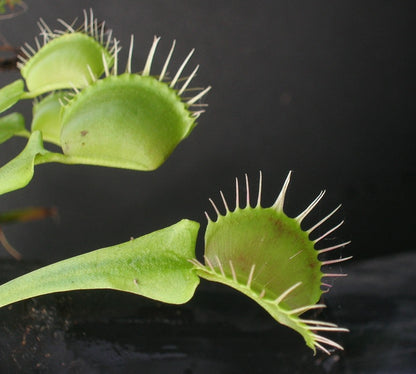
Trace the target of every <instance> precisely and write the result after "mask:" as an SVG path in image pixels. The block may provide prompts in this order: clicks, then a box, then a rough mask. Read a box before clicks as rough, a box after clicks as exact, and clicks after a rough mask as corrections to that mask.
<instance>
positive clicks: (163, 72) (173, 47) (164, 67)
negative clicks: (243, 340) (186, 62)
mask: <svg viewBox="0 0 416 374" xmlns="http://www.w3.org/2000/svg"><path fill="white" fill-rule="evenodd" d="M175 44H176V40H174V41H173V42H172V47H171V48H170V51H169V54H168V57H167V58H166V61H165V63H164V64H163V68H162V71H161V72H160V76H159V81H162V80H163V78H164V77H165V74H166V70H167V68H168V65H169V61H170V58H171V57H172V53H173V50H174V49H175Z"/></svg>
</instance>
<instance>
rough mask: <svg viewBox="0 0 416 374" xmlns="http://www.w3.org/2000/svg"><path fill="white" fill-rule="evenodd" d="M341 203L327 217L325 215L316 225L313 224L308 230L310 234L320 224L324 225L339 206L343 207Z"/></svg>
mask: <svg viewBox="0 0 416 374" xmlns="http://www.w3.org/2000/svg"><path fill="white" fill-rule="evenodd" d="M341 206H342V205H341V204H340V205H338V206H337V207H336V208H335V209H334V210H333V211H332V212H331V213H329V214H328V215H327V216H326V217H324V218H323V219H321V220H320V221H319V222H318V223H317V224H316V225H314V226H312V227H311V228H310V229H309V230H307V231H306V232H307V233H308V234H310V233H311V232H312V231H314V230H315V229H317V228H318V227H319V226H320V225H322V224H323V223H324V222H325V221H326V220H327V219H329V218H330V217H331V216H332V215H333V214H334V213H335V212H336V211H337V210H338V209H339V208H341Z"/></svg>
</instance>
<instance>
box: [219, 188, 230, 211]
mask: <svg viewBox="0 0 416 374" xmlns="http://www.w3.org/2000/svg"><path fill="white" fill-rule="evenodd" d="M220 195H221V199H222V202H223V203H224V207H225V211H226V213H228V212H229V211H230V209H229V208H228V204H227V201H226V200H225V197H224V194H223V193H222V191H220Z"/></svg>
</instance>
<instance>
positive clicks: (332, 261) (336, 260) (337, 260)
mask: <svg viewBox="0 0 416 374" xmlns="http://www.w3.org/2000/svg"><path fill="white" fill-rule="evenodd" d="M351 259H352V256H349V257H342V258H337V259H335V260H328V261H322V262H321V265H322V266H325V265H331V264H337V263H339V262H344V261H348V260H351Z"/></svg>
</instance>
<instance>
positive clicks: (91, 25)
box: [90, 8, 94, 36]
mask: <svg viewBox="0 0 416 374" xmlns="http://www.w3.org/2000/svg"><path fill="white" fill-rule="evenodd" d="M90 34H91V35H92V36H94V13H93V11H92V8H90Z"/></svg>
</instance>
